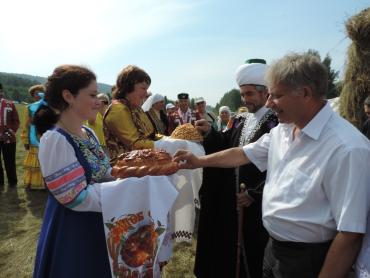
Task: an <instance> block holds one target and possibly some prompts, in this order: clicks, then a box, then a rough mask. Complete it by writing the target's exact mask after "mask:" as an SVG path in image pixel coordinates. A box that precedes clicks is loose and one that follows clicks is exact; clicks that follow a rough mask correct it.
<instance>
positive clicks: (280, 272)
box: [263, 238, 331, 278]
mask: <svg viewBox="0 0 370 278" xmlns="http://www.w3.org/2000/svg"><path fill="white" fill-rule="evenodd" d="M330 244H331V241H328V242H323V243H301V242H285V241H278V240H275V239H272V238H270V239H269V242H268V243H267V246H266V249H265V257H264V261H263V277H264V278H297V277H299V278H317V276H318V275H319V273H320V270H321V267H322V265H323V263H324V260H325V257H326V253H327V252H328V250H329V247H330Z"/></svg>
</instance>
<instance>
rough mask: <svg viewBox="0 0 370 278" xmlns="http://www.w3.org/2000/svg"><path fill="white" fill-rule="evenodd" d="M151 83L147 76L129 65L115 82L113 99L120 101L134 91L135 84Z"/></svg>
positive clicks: (139, 69)
mask: <svg viewBox="0 0 370 278" xmlns="http://www.w3.org/2000/svg"><path fill="white" fill-rule="evenodd" d="M141 82H146V83H147V84H148V85H150V83H151V82H152V80H151V79H150V76H149V74H147V73H146V72H145V71H144V70H142V69H141V68H139V67H137V66H133V65H129V66H127V67H125V68H123V69H122V70H121V72H120V73H119V74H118V77H117V81H116V88H115V90H114V91H113V92H112V94H113V98H114V99H122V98H125V97H126V96H127V94H128V93H131V92H133V91H134V89H135V84H137V83H141Z"/></svg>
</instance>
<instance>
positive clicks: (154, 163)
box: [111, 149, 179, 178]
mask: <svg viewBox="0 0 370 278" xmlns="http://www.w3.org/2000/svg"><path fill="white" fill-rule="evenodd" d="M178 169H179V165H178V163H177V162H173V161H172V157H171V155H170V154H169V153H167V152H166V151H164V150H153V149H144V150H135V151H131V152H127V153H123V154H121V155H120V156H118V159H117V162H116V164H115V165H114V166H113V168H112V172H111V174H112V176H113V177H116V178H128V177H143V176H147V175H149V176H162V175H164V176H168V175H172V174H174V173H176V172H177V170H178Z"/></svg>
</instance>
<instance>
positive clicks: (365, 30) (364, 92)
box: [339, 8, 370, 128]
mask: <svg viewBox="0 0 370 278" xmlns="http://www.w3.org/2000/svg"><path fill="white" fill-rule="evenodd" d="M346 29H347V34H348V37H349V38H350V39H351V40H352V43H351V45H350V46H349V48H348V52H347V65H346V71H345V76H344V84H343V89H342V92H341V95H340V106H339V110H340V114H341V115H342V116H343V117H344V118H346V119H347V120H348V121H350V122H351V123H352V124H354V125H355V126H356V127H358V128H361V126H362V124H363V122H364V120H365V119H366V115H365V113H364V109H363V103H364V100H365V98H366V97H367V96H368V95H370V8H367V9H365V10H363V11H361V12H360V13H359V14H357V15H354V16H352V17H351V18H350V19H348V21H347V22H346Z"/></svg>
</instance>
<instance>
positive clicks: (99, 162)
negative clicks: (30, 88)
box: [33, 65, 111, 278]
mask: <svg viewBox="0 0 370 278" xmlns="http://www.w3.org/2000/svg"><path fill="white" fill-rule="evenodd" d="M45 100H46V101H47V106H41V107H40V108H39V109H38V111H37V112H36V114H35V116H34V124H35V126H36V129H37V131H38V132H39V133H41V134H43V135H42V137H41V139H40V148H39V160H40V166H41V172H42V175H43V177H44V180H45V183H46V186H47V188H48V191H49V193H50V194H49V197H48V201H47V204H46V208H45V215H44V219H43V225H42V228H41V233H40V238H39V241H38V246H37V254H36V261H35V268H34V274H33V277H37V278H41V277H45V278H46V277H53V278H58V277H63V278H64V277H65V278H67V277H68V278H80V277H96V278H98V277H99V278H101V277H111V271H110V267H109V259H108V253H107V248H106V245H105V235H104V227H103V220H102V214H101V205H100V198H99V196H100V188H101V183H99V181H102V180H105V179H109V178H110V174H109V173H110V165H109V161H108V158H107V157H106V156H105V154H104V151H103V149H102V148H101V146H100V145H99V143H98V140H97V138H96V136H95V134H94V133H93V132H92V131H91V130H90V129H88V128H87V127H85V126H83V122H84V121H86V120H90V119H95V116H96V113H97V112H98V108H99V100H98V98H97V84H96V77H95V74H94V73H93V72H91V71H90V70H89V69H86V68H83V67H80V66H73V65H64V66H60V67H58V68H56V69H55V70H54V72H53V74H52V75H51V76H49V78H48V80H47V83H46V92H45Z"/></svg>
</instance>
